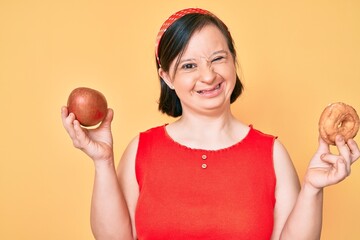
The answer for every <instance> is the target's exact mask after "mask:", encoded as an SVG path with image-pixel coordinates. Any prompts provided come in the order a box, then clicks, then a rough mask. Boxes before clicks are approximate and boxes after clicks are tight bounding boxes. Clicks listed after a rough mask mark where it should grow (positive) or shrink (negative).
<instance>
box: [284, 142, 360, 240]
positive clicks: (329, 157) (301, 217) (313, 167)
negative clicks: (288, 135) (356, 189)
mask: <svg viewBox="0 0 360 240" xmlns="http://www.w3.org/2000/svg"><path fill="white" fill-rule="evenodd" d="M336 145H337V148H338V150H339V155H335V154H332V153H330V151H329V146H328V145H327V144H326V143H325V142H324V141H323V140H322V139H321V138H319V148H318V150H317V152H316V153H315V155H314V157H313V158H312V160H311V161H310V164H309V167H308V170H307V172H306V175H305V178H304V181H303V184H302V189H301V191H300V193H299V195H298V197H297V200H296V202H295V205H294V208H293V210H292V211H291V213H290V215H289V217H288V218H287V220H286V223H285V225H284V227H283V229H282V232H281V235H280V238H279V239H291V240H318V239H320V236H321V228H322V208H323V188H324V187H326V186H330V185H333V184H337V183H339V182H340V181H342V180H344V179H345V178H346V177H347V176H349V174H350V169H351V164H352V163H353V162H355V161H356V160H357V159H358V158H359V156H360V151H359V148H358V146H357V144H356V142H355V141H353V140H352V139H350V140H349V141H348V142H347V144H346V143H345V142H344V140H343V139H342V138H341V137H340V136H338V137H337V139H336Z"/></svg>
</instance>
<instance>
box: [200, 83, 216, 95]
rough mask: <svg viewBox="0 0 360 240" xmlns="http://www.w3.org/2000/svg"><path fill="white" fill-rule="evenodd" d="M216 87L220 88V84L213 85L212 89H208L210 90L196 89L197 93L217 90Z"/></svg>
mask: <svg viewBox="0 0 360 240" xmlns="http://www.w3.org/2000/svg"><path fill="white" fill-rule="evenodd" d="M218 89H220V84H218V85H216V87H215V88H214V89H210V90H200V91H197V93H199V94H203V93H204V92H211V91H214V90H218Z"/></svg>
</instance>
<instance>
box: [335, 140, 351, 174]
mask: <svg viewBox="0 0 360 240" xmlns="http://www.w3.org/2000/svg"><path fill="white" fill-rule="evenodd" d="M335 143H336V146H337V148H338V150H339V154H340V155H341V156H342V157H343V159H344V160H345V164H346V166H347V169H348V170H349V171H350V165H351V163H352V159H351V152H350V149H349V147H348V145H347V144H346V142H345V140H344V137H343V136H341V135H337V136H336V138H335Z"/></svg>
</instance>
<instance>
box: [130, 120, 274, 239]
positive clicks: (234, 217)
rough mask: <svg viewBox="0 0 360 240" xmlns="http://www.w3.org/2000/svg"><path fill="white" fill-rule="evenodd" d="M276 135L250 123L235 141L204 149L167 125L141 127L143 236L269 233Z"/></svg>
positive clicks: (139, 216) (139, 226) (138, 218)
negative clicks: (175, 134) (168, 129)
mask: <svg viewBox="0 0 360 240" xmlns="http://www.w3.org/2000/svg"><path fill="white" fill-rule="evenodd" d="M274 139H275V137H274V136H270V135H266V134H263V133H261V132H260V131H257V130H255V129H253V128H252V127H251V128H250V131H249V133H248V134H247V136H246V137H245V138H244V139H243V140H241V141H240V142H238V143H236V144H234V145H233V146H230V147H228V148H225V149H221V150H201V149H191V148H188V147H186V146H183V145H180V144H179V143H177V142H175V141H173V140H172V139H171V138H170V136H168V135H167V133H166V130H165V126H160V127H155V128H152V129H149V130H148V131H146V132H143V133H141V134H140V140H139V145H138V152H137V157H136V177H137V180H138V183H139V189H140V195H139V199H138V203H137V208H136V213H135V224H136V230H137V235H138V239H139V240H149V239H156V240H160V239H166V240H169V239H171V240H177V239H181V240H184V239H206V240H211V239H216V240H219V239H227V240H229V239H243V240H244V239H256V240H259V239H262V240H263V239H270V237H271V234H272V230H273V223H274V216H273V213H274V205H275V184H276V179H275V172H274V167H273V158H272V155H273V143H274Z"/></svg>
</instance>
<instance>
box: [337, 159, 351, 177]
mask: <svg viewBox="0 0 360 240" xmlns="http://www.w3.org/2000/svg"><path fill="white" fill-rule="evenodd" d="M349 175H350V169H349V168H348V167H347V164H346V161H344V160H343V159H339V160H338V161H337V163H336V170H335V172H334V176H333V177H334V180H335V181H336V182H340V181H342V180H344V179H345V178H346V177H347V176H349Z"/></svg>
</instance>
